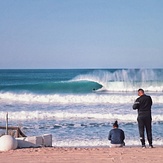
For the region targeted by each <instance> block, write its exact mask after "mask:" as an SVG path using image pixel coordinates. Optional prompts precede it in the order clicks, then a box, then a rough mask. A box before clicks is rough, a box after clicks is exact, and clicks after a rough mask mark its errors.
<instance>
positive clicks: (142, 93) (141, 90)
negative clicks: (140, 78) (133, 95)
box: [138, 88, 144, 96]
mask: <svg viewBox="0 0 163 163" xmlns="http://www.w3.org/2000/svg"><path fill="white" fill-rule="evenodd" d="M142 95H144V90H143V89H142V88H140V89H138V96H142Z"/></svg>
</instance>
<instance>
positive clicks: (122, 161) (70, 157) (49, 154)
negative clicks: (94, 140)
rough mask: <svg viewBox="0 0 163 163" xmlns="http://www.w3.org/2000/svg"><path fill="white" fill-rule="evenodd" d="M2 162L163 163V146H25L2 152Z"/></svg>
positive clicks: (0, 160) (0, 159)
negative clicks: (143, 147)
mask: <svg viewBox="0 0 163 163" xmlns="http://www.w3.org/2000/svg"><path fill="white" fill-rule="evenodd" d="M0 162H1V163H6V162H7V163H9V162H15V163H36V162H37V163H48V162H50V163H52V162H53V163H62V162H64V163H106V162H107V163H161V162H163V147H155V148H152V149H150V148H145V149H142V148H141V147H123V148H109V147H94V148H93V147H89V148H84V147H83V148H79V147H78V148H75V147H74V148H65V147H57V148H55V147H43V148H24V149H16V150H10V151H6V152H0Z"/></svg>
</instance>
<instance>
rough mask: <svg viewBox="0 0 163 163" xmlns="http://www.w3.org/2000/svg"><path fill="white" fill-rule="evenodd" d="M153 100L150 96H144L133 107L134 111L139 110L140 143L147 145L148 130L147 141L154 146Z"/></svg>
mask: <svg viewBox="0 0 163 163" xmlns="http://www.w3.org/2000/svg"><path fill="white" fill-rule="evenodd" d="M151 106H152V99H151V97H150V96H147V95H145V94H144V95H142V96H140V97H138V98H137V99H136V101H135V103H134V105H133V109H134V110H135V109H137V110H138V117H137V121H138V127H139V134H140V141H141V143H142V145H145V136H144V130H145V129H146V133H147V139H148V142H149V145H152V125H151V123H152V117H151Z"/></svg>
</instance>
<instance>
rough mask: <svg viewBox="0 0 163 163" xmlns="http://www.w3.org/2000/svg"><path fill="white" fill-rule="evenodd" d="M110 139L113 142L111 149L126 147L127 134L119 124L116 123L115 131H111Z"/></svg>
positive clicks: (114, 125)
mask: <svg viewBox="0 0 163 163" xmlns="http://www.w3.org/2000/svg"><path fill="white" fill-rule="evenodd" d="M108 139H109V140H110V141H111V142H110V143H111V144H110V147H112V148H113V147H123V146H125V142H124V139H125V134H124V131H123V130H122V129H119V128H118V122H117V121H115V122H114V124H113V129H112V130H110V131H109V136H108Z"/></svg>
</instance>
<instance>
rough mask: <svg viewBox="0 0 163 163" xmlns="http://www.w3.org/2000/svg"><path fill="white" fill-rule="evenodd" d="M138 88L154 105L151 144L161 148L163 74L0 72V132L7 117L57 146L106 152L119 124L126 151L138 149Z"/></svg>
mask: <svg viewBox="0 0 163 163" xmlns="http://www.w3.org/2000/svg"><path fill="white" fill-rule="evenodd" d="M139 88H143V89H144V90H145V93H146V94H148V95H150V96H151V97H152V100H153V106H152V127H153V128H152V132H153V144H154V145H163V114H162V109H163V69H66V70H64V69H54V70H45V69H44V70H0V103H1V105H0V126H5V116H6V113H7V112H8V115H9V125H10V126H19V127H21V129H22V130H23V132H24V133H25V134H26V135H29V136H32V135H41V134H49V133H50V134H52V135H53V146H108V145H109V141H108V139H107V138H108V133H109V130H110V129H111V128H112V124H113V123H114V121H115V120H118V122H119V125H120V128H122V129H123V130H124V131H125V136H126V139H125V142H126V145H140V141H139V134H138V126H137V111H135V110H133V109H132V105H133V102H134V101H135V99H136V98H137V90H138V89H139ZM3 132H4V131H0V133H3Z"/></svg>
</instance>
